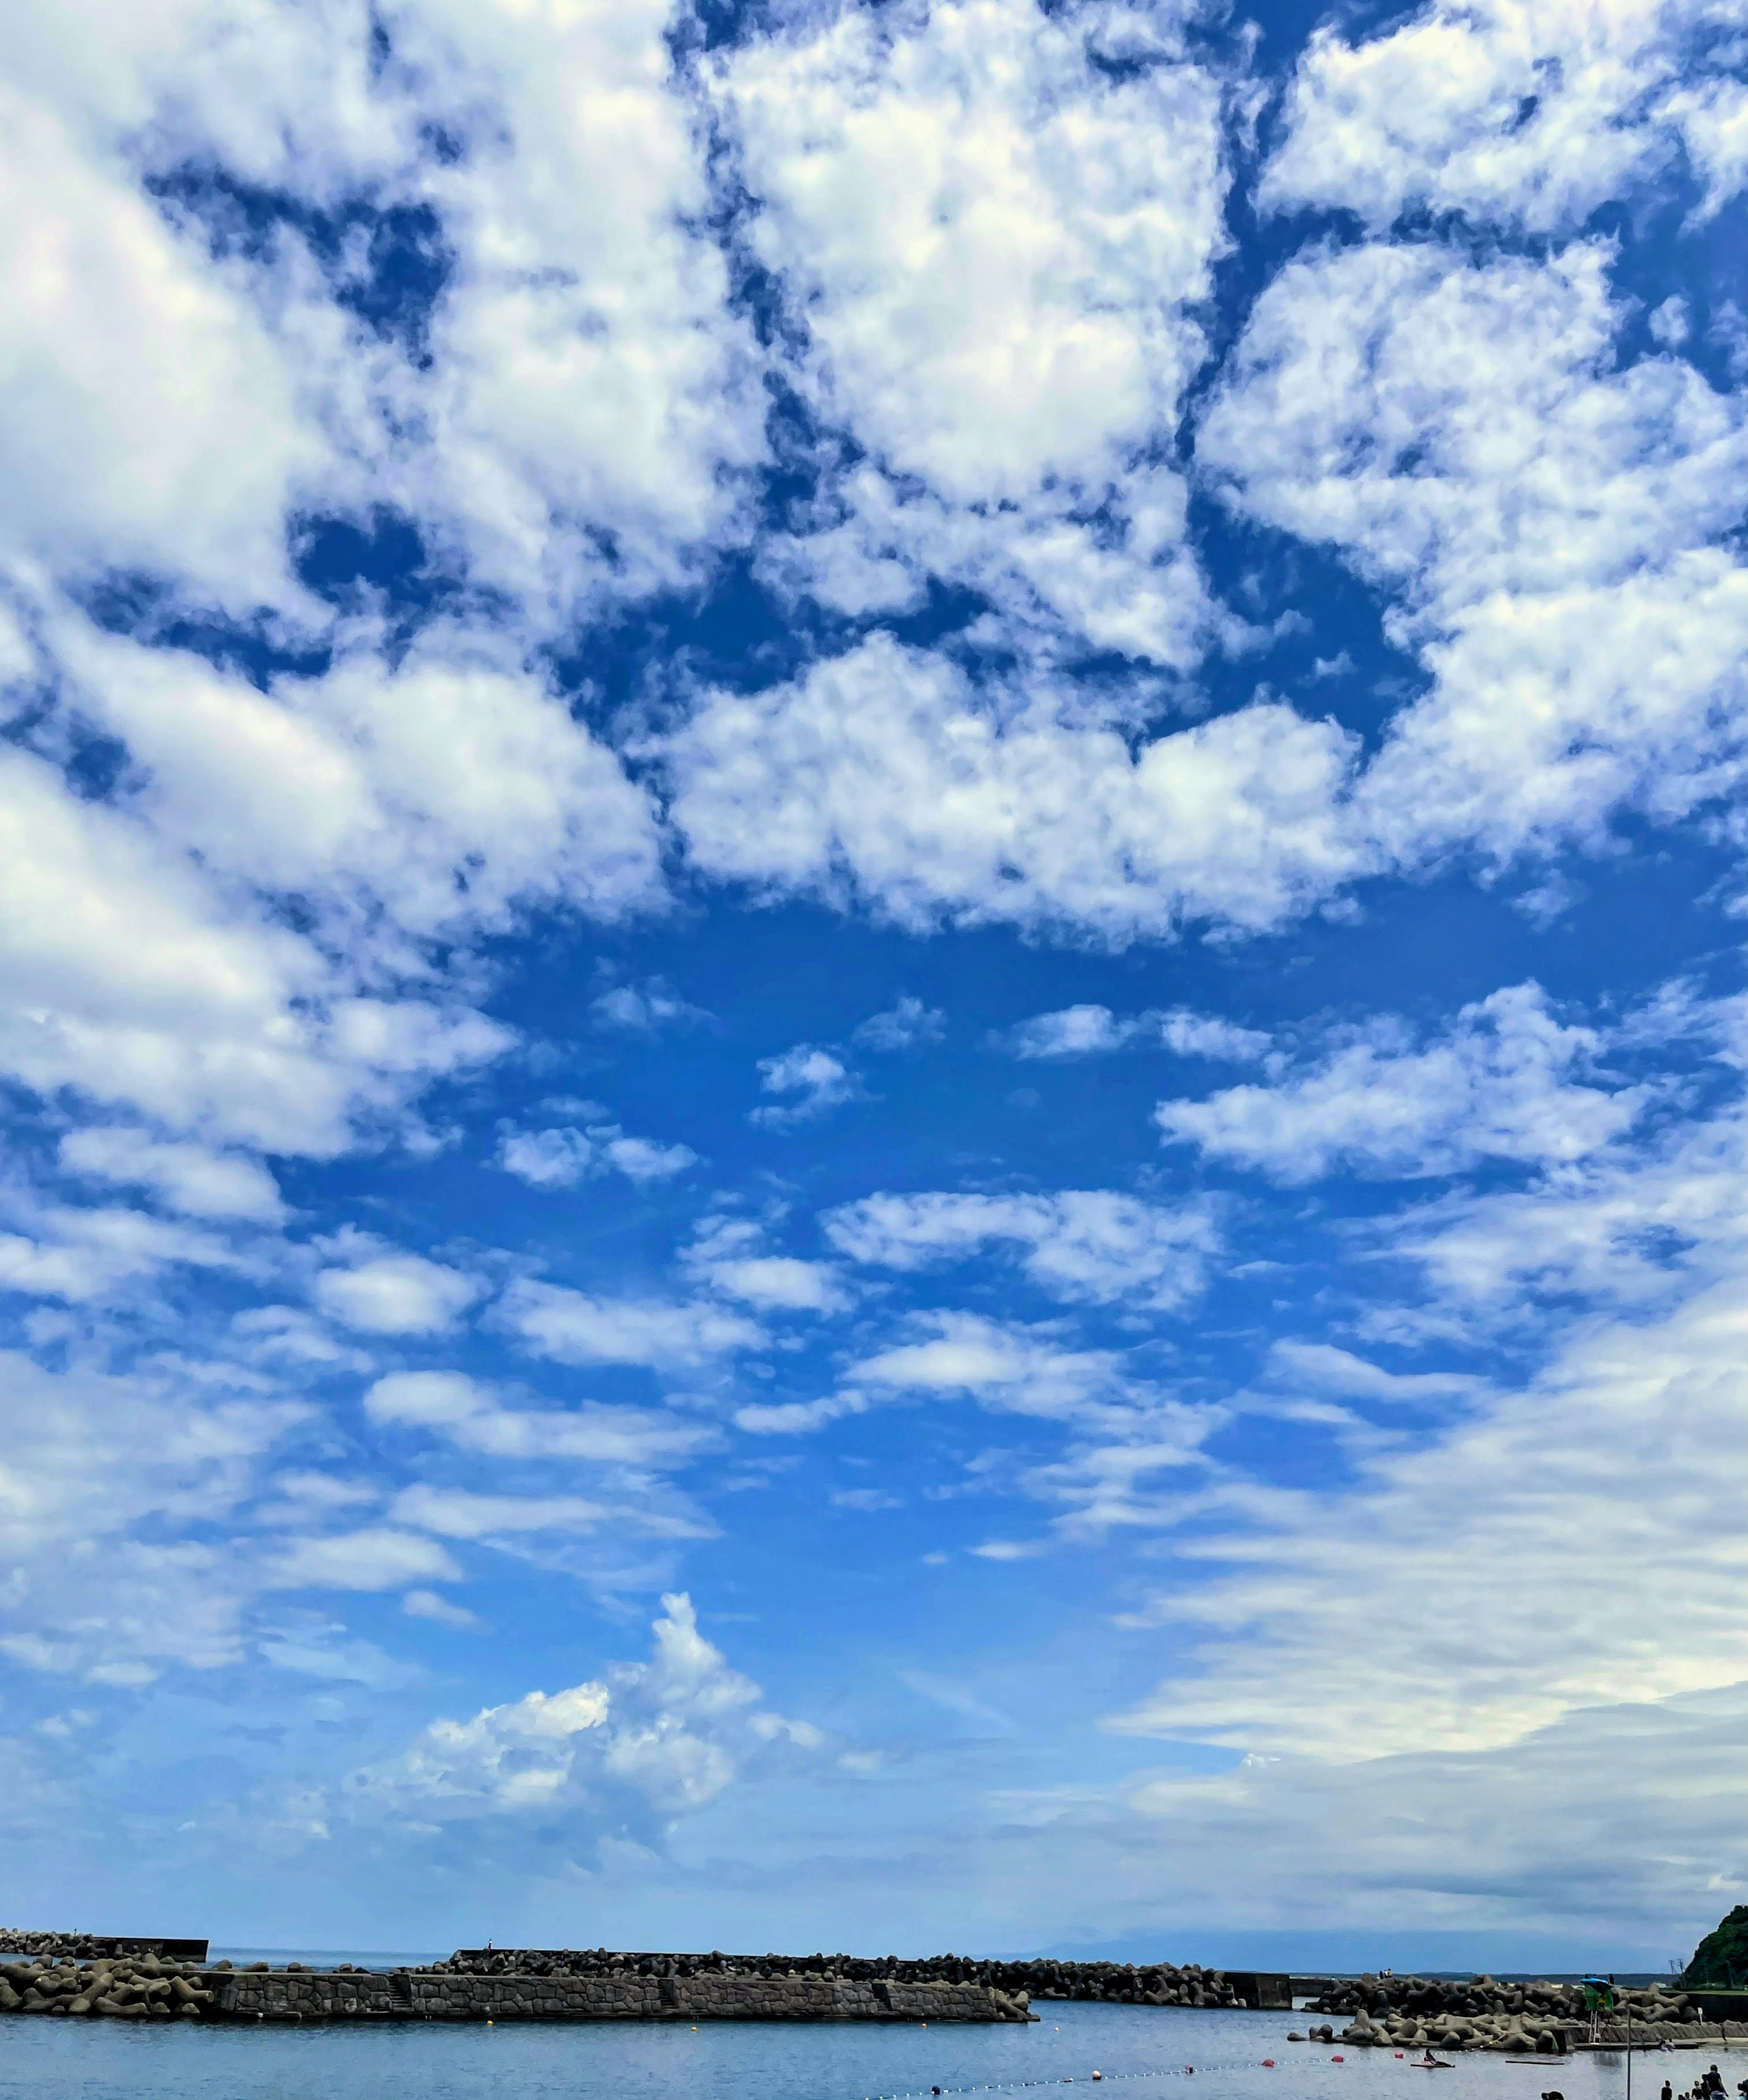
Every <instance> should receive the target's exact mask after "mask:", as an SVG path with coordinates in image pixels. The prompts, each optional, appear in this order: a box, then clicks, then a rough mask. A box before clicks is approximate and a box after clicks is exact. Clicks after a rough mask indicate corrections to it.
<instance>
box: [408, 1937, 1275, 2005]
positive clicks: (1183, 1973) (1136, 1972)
mask: <svg viewBox="0 0 1748 2100" xmlns="http://www.w3.org/2000/svg"><path fill="white" fill-rule="evenodd" d="M432 1969H433V1972H434V1973H435V1972H437V1971H443V1970H447V1971H449V1972H451V1973H452V1974H465V1975H493V1974H509V1973H510V1972H511V1971H514V1972H515V1973H516V1974H520V1975H531V1976H601V1977H613V1976H627V1975H629V1976H645V1977H649V1976H654V1977H664V1976H665V1977H671V1978H676V1979H684V1978H686V1977H691V1976H711V1975H715V1976H764V1977H772V1976H790V1975H809V1976H824V1977H829V1978H832V1979H836V1980H838V1981H840V1982H843V1983H905V1984H910V1983H975V1984H980V1985H981V1986H983V1987H984V1988H986V1989H989V1990H995V1991H1002V1992H1007V1993H1008V1994H1010V1995H1012V1994H1013V1993H1014V1992H1025V1993H1026V1994H1027V1996H1028V1997H1033V1998H1046V1999H1052V2000H1070V1999H1081V2000H1092V2001H1098V2002H1100V2003H1104V2004H1111V2005H1195V2006H1200V2007H1204V2008H1213V2009H1216V2010H1218V2009H1222V2008H1224V2009H1229V2010H1239V2009H1242V2008H1244V2007H1247V2006H1248V2007H1250V2008H1252V2009H1253V2010H1270V2009H1279V2010H1288V2009H1290V2008H1291V2006H1292V1979H1291V1977H1288V1976H1279V1975H1270V1974H1259V1973H1257V1972H1255V1971H1253V1970H1220V1969H1204V1968H1202V1967H1201V1966H1200V1964H1198V1963H1196V1962H1193V1961H1192V1962H1190V1963H1188V1964H1187V1965H1185V1966H1183V1967H1182V1968H1180V1967H1178V1965H1176V1964H1175V1963H1173V1962H1169V1961H1159V1962H1151V1963H1143V1964H1141V1965H1136V1964H1135V1963H1134V1962H1121V1961H1053V1960H1050V1959H1047V1958H1046V1959H1042V1960H1038V1961H984V1960H980V1959H978V1958H976V1957H973V1956H970V1955H962V1954H932V1955H927V1956H924V1957H922V1958H920V1959H906V1958H904V1957H900V1956H898V1955H896V1954H888V1955H883V1956H881V1957H878V1958H870V1957H866V1956H861V1955H853V1954H723V1953H720V1952H715V1953H710V1954H671V1953H668V1954H662V1953H645V1954H630V1953H616V1952H611V1951H610V1949H608V1948H605V1947H597V1948H494V1947H471V1948H463V1949H462V1950H461V1951H460V1952H458V1953H456V1954H453V1955H451V1957H450V1958H449V1960H448V1961H447V1962H437V1963H434V1964H433V1965H432Z"/></svg>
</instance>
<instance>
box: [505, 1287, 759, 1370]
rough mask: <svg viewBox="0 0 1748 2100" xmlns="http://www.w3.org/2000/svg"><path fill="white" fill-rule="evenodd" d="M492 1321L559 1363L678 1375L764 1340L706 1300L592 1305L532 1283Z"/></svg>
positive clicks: (511, 1296) (509, 1298) (508, 1298)
mask: <svg viewBox="0 0 1748 2100" xmlns="http://www.w3.org/2000/svg"><path fill="white" fill-rule="evenodd" d="M496 1317H497V1320H498V1321H499V1323H500V1325H501V1326H504V1328H505V1329H506V1330H508V1331H509V1333H511V1334H513V1335H515V1337H516V1338H517V1340H518V1341H519V1342H521V1343H522V1346H523V1347H524V1348H526V1349H530V1350H531V1351H532V1352H534V1353H535V1355H536V1356H542V1357H550V1358H552V1360H553V1361H554V1362H556V1363H561V1364H643V1365H648V1366H649V1368H650V1369H652V1370H684V1369H689V1368H690V1367H692V1366H693V1365H700V1364H703V1363H707V1362H709V1361H711V1359H712V1358H714V1357H721V1356H726V1355H731V1354H733V1352H736V1351H738V1350H741V1349H752V1348H758V1347H759V1346H760V1344H761V1343H763V1342H764V1330H763V1329H762V1328H760V1327H758V1326H755V1324H754V1323H753V1322H752V1321H751V1320H749V1319H747V1318H746V1317H744V1316H743V1315H742V1314H741V1313H738V1312H729V1310H728V1309H727V1308H724V1307H723V1306H720V1305H715V1304H710V1303H709V1302H707V1301H706V1300H698V1301H694V1302H692V1303H686V1302H682V1301H678V1300H672V1299H657V1298H592V1297H590V1296H589V1295H588V1294H587V1293H586V1292H583V1291H580V1290H563V1289H561V1288H560V1287H559V1286H557V1285H556V1284H551V1283H537V1282H533V1281H531V1280H530V1281H525V1282H520V1283H513V1284H512V1285H511V1286H510V1287H509V1290H506V1291H505V1292H504V1295H503V1297H502V1298H501V1299H500V1300H499V1301H498V1305H497V1308H496Z"/></svg>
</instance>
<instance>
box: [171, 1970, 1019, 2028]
mask: <svg viewBox="0 0 1748 2100" xmlns="http://www.w3.org/2000/svg"><path fill="white" fill-rule="evenodd" d="M206 1980H207V1981H208V1982H209V1983H210V1984H211V1985H212V1987H213V2005H212V2011H211V2014H210V2015H209V2017H211V2018H216V2019H229V2020H655V2019H667V2020H686V2021H697V2020H888V2021H891V2020H940V2021H955V2020H958V2021H964V2020H980V2021H985V2022H992V2021H998V2020H1029V2019H1032V2018H1035V2017H1036V2015H1035V2014H1033V2013H1031V2012H1030V2011H1029V2010H1028V2008H1027V2005H1026V2001H1025V1997H1024V1993H1022V1994H1021V1995H1020V1996H1018V1997H1010V1996H1008V1995H1007V1994H1006V1992H1002V1991H997V1990H992V1989H990V1988H988V1987H987V1986H985V1985H983V1984H978V1983H881V1982H876V1983H844V1982H843V1981H840V1980H839V1979H836V1978H834V1977H829V1976H773V1977H759V1976H751V1977H749V1976H623V1975H622V1976H613V1977H608V1976H517V1975H491V1976H480V1975H466V1974H452V1973H451V1974H432V1973H431V1972H429V1970H396V1971H394V1973H392V1974H388V1975H382V1974H372V1973H371V1972H369V1971H367V1970H340V1971H338V1972H337V1973H332V1974H330V1973H327V1972H324V1971H319V1970H289V1971H288V1970H283V1969H275V1970H268V1971H266V1972H265V1973H262V1972H261V1971H259V1970H247V1969H245V1970H231V1971H227V1972H224V1973H222V1974H214V1973H213V1972H211V1971H209V1972H208V1975H207V1979H206Z"/></svg>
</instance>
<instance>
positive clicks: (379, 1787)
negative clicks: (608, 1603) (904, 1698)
mask: <svg viewBox="0 0 1748 2100" xmlns="http://www.w3.org/2000/svg"><path fill="white" fill-rule="evenodd" d="M662 1604H663V1616H662V1617H660V1618H659V1619H658V1620H657V1621H655V1627H654V1631H655V1652H654V1655H653V1656H652V1657H651V1658H650V1660H649V1661H648V1662H642V1663H632V1664H623V1665H619V1666H618V1667H616V1668H614V1669H612V1670H609V1671H608V1672H607V1673H606V1675H605V1678H604V1679H590V1680H588V1681H587V1682H585V1683H581V1684H575V1685H572V1686H571V1687H570V1688H569V1689H568V1690H566V1691H563V1692H529V1693H527V1694H526V1696H524V1697H522V1698H521V1699H518V1700H514V1701H509V1702H508V1703H507V1704H505V1705H501V1706H488V1707H486V1708H485V1709H484V1710H482V1711H481V1712H480V1713H478V1714H475V1715H474V1716H473V1719H472V1720H470V1721H434V1722H433V1723H431V1724H430V1726H429V1727H428V1728H426V1729H425V1732H423V1734H421V1735H420V1736H419V1737H418V1738H417V1739H416V1740H415V1741H414V1742H413V1743H412V1744H411V1745H409V1746H408V1747H407V1749H406V1750H405V1751H404V1752H403V1754H402V1755H401V1756H400V1757H398V1758H396V1759H394V1761H393V1762H390V1763H385V1764H381V1765H376V1766H373V1767H368V1768H367V1769H366V1770H364V1771H360V1772H358V1773H355V1774H354V1776H352V1778H351V1779H350V1780H349V1781H348V1783H347V1785H348V1793H349V1797H350V1805H351V1807H352V1810H353V1812H354V1815H358V1816H359V1818H361V1819H362V1820H377V1819H379V1818H382V1817H386V1816H401V1815H407V1814H409V1813H411V1814H415V1815H417V1817H418V1818H419V1819H420V1820H422V1821H429V1820H431V1819H432V1818H434V1817H437V1818H442V1819H445V1820H447V1819H450V1818H453V1817H457V1816H470V1815H513V1814H518V1813H529V1814H544V1815H553V1814H555V1813H561V1814H564V1815H566V1816H568V1817H570V1818H572V1819H576V1820H580V1819H581V1818H582V1817H583V1816H584V1815H587V1814H588V1813H589V1812H590V1811H593V1812H594V1814H595V1815H597V1817H600V1816H601V1815H603V1813H604V1812H606V1813H612V1812H614V1811H616V1812H617V1813H618V1815H621V1816H623V1815H625V1814H627V1812H631V1813H633V1814H635V1815H636V1816H637V1820H640V1821H642V1820H645V1819H646V1818H647V1817H649V1816H653V1817H654V1819H655V1820H656V1822H657V1824H658V1825H659V1824H667V1823H668V1822H671V1820H673V1819H674V1818H675V1817H676V1816H679V1815H684V1814H686V1813H688V1812H689V1811H695V1810H697V1809H699V1808H702V1807H704V1806H705V1805H706V1804H707V1802H711V1801H712V1800H714V1799H715V1797H716V1796H717V1795H718V1794H720V1793H722V1792H723V1790H724V1789H725V1788H726V1787H728V1786H729V1785H731V1784H732V1783H733V1780H734V1779H735V1778H736V1776H737V1775H738V1772H739V1771H740V1769H741V1767H742V1765H743V1764H744V1763H745V1762H746V1761H747V1759H749V1758H751V1757H752V1756H754V1755H755V1754H756V1753H757V1752H758V1750H759V1749H760V1748H761V1747H762V1746H763V1745H766V1744H768V1743H770V1742H772V1741H773V1740H780V1739H781V1740H788V1741H790V1742H791V1743H795V1744H796V1745H801V1746H804V1747H811V1746H812V1745H815V1744H817V1743H818V1742H819V1741H820V1740H821V1737H820V1736H819V1735H818V1733H817V1731H816V1730H814V1729H812V1728H811V1727H808V1725H807V1724H806V1723H801V1722H790V1721H786V1720H783V1719H782V1718H781V1717H780V1716H778V1715H777V1714H772V1713H769V1712H768V1711H766V1710H764V1709H762V1708H761V1707H760V1704H759V1701H760V1696H761V1694H760V1689H759V1687H758V1686H757V1685H756V1684H755V1683H753V1682H752V1681H751V1679H749V1678H746V1677H744V1676H742V1674H741V1673H740V1672H739V1671H738V1670H733V1669H731V1668H730V1667H729V1663H728V1661H727V1659H726V1657H724V1655H723V1654H722V1652H721V1651H720V1649H719V1648H715V1647H714V1646H713V1645H712V1644H711V1643H710V1642H709V1641H707V1640H706V1639H705V1638H704V1636H703V1635H702V1634H701V1633H700V1632H699V1631H698V1617H697V1614H696V1612H694V1611H693V1605H692V1600H691V1599H690V1598H689V1597H687V1596H684V1595H670V1596H664V1597H663V1599H662Z"/></svg>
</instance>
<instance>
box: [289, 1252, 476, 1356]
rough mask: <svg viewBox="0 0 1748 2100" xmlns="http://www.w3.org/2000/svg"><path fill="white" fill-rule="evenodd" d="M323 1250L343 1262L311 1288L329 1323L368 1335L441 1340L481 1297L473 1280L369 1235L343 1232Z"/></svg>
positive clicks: (318, 1277)
mask: <svg viewBox="0 0 1748 2100" xmlns="http://www.w3.org/2000/svg"><path fill="white" fill-rule="evenodd" d="M325 1251H327V1252H328V1253H329V1254H331V1255H338V1256H339V1257H340V1258H341V1259H340V1260H338V1261H337V1262H336V1263H335V1264H334V1266H333V1267H332V1268H324V1269H321V1270H319V1271H318V1272H317V1274H316V1277H315V1281H314V1282H313V1283H312V1285H311V1286H310V1289H311V1292H312V1295H314V1297H315V1302H316V1304H317V1305H318V1306H319V1308H321V1310H322V1311H323V1312H325V1313H327V1314H328V1317H329V1318H330V1319H333V1320H337V1321H340V1322H341V1325H342V1326H347V1327H352V1328H355V1329H356V1330H358V1331H359V1333H360V1334H365V1335H440V1334H443V1333H446V1332H447V1330H449V1329H450V1328H451V1327H453V1326H455V1324H456V1321H457V1320H459V1319H460V1317H461V1315H462V1314H463V1313H464V1312H466V1310H467V1308H469V1305H471V1304H473V1301H474V1300H475V1299H477V1298H478V1296H479V1295H480V1294H481V1290H482V1287H483V1286H482V1285H480V1284H479V1283H478V1282H476V1281H475V1280H474V1279H473V1277H470V1276H464V1275H463V1274H462V1273H461V1271H460V1269H458V1268H447V1267H446V1266H445V1264H443V1263H442V1262H436V1261H427V1260H425V1257H424V1256H423V1255H416V1254H406V1253H403V1252H401V1251H399V1250H398V1249H396V1248H393V1247H390V1246H387V1245H386V1244H385V1242H382V1241H381V1240H376V1239H373V1238H372V1237H371V1236H370V1234H368V1233H354V1232H344V1233H339V1234H337V1236H336V1237H335V1238H334V1239H333V1240H332V1241H331V1242H328V1243H327V1244H326V1248H325Z"/></svg>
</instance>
